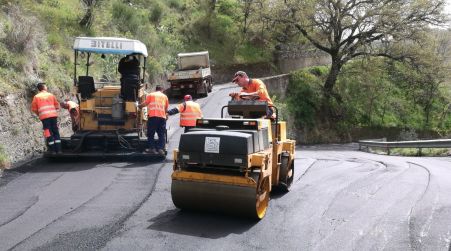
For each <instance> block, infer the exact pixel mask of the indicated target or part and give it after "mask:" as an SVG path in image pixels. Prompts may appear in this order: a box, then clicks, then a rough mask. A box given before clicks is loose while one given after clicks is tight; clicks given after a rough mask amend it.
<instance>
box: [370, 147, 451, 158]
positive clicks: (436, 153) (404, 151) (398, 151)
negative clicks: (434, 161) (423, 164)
mask: <svg viewBox="0 0 451 251" xmlns="http://www.w3.org/2000/svg"><path fill="white" fill-rule="evenodd" d="M369 152H372V153H376V154H387V149H386V148H381V147H370V148H369ZM390 155H396V156H422V157H446V156H450V155H451V148H422V149H421V151H420V150H419V149H418V148H390Z"/></svg>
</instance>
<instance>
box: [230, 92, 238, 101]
mask: <svg viewBox="0 0 451 251" xmlns="http://www.w3.org/2000/svg"><path fill="white" fill-rule="evenodd" d="M229 96H230V97H232V100H239V99H240V93H239V92H231V93H229Z"/></svg>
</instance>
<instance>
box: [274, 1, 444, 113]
mask: <svg viewBox="0 0 451 251" xmlns="http://www.w3.org/2000/svg"><path fill="white" fill-rule="evenodd" d="M444 5H445V1H444V0H429V1H422V0H404V1H395V0H313V1H309V0H284V1H275V2H274V7H273V11H274V13H272V14H271V15H269V16H268V18H271V19H272V20H274V21H276V22H278V23H282V24H285V25H287V27H289V28H290V29H292V30H294V31H295V32H296V34H301V35H302V36H304V37H305V38H307V39H308V41H309V42H310V43H311V44H313V45H314V46H315V47H316V48H318V49H319V50H321V51H324V52H326V53H327V54H329V55H330V57H331V65H330V71H329V74H328V77H327V79H326V80H325V83H324V86H323V95H324V108H325V112H328V113H330V101H331V98H332V97H334V98H335V99H336V101H338V102H339V103H340V102H341V98H340V97H339V95H337V94H336V93H335V92H334V86H335V84H336V82H337V77H338V74H339V73H340V71H341V69H342V67H343V65H345V64H346V63H347V62H349V61H350V60H352V59H354V58H357V57H362V56H384V57H389V58H392V59H397V60H401V59H406V58H410V55H409V54H408V51H406V50H403V49H402V48H401V49H400V50H392V49H393V47H392V45H393V44H395V43H396V42H398V41H407V40H409V41H411V42H412V43H414V42H415V41H416V39H417V35H418V33H419V32H420V31H424V30H427V29H429V27H430V25H440V24H442V23H443V21H444V15H443V14H442V12H443V7H444ZM404 44H406V43H404Z"/></svg>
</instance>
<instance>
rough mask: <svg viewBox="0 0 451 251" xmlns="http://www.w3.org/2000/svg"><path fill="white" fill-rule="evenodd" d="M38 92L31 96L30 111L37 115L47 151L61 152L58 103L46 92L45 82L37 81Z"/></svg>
mask: <svg viewBox="0 0 451 251" xmlns="http://www.w3.org/2000/svg"><path fill="white" fill-rule="evenodd" d="M37 88H38V90H39V93H38V94H36V95H35V96H34V97H33V101H32V102H31V111H32V112H34V113H35V114H36V115H38V116H39V120H41V122H42V127H43V130H44V137H45V139H46V145H47V147H48V150H49V151H53V152H54V153H61V139H60V134H59V130H58V121H57V118H58V111H59V108H60V105H59V103H58V101H57V100H56V97H55V96H54V95H53V94H51V93H49V92H47V86H46V85H45V83H38V85H37Z"/></svg>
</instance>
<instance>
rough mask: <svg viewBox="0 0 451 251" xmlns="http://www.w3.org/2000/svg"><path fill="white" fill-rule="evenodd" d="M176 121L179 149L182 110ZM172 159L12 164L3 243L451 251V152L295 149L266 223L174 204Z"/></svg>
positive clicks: (216, 108) (222, 94)
mask: <svg viewBox="0 0 451 251" xmlns="http://www.w3.org/2000/svg"><path fill="white" fill-rule="evenodd" d="M236 90H237V89H236V87H234V86H232V85H221V86H215V88H214V92H213V93H211V94H210V95H209V97H207V98H203V99H199V100H198V102H199V103H201V105H202V108H203V111H204V116H205V117H218V116H220V108H221V107H222V106H223V105H225V104H226V103H227V101H228V100H229V98H228V96H227V94H228V93H229V92H231V91H236ZM173 102H174V104H175V103H176V102H177V100H173ZM168 128H169V130H168V135H169V137H170V139H169V147H170V149H172V148H174V147H177V144H178V139H179V136H180V134H181V133H182V129H180V128H179V127H178V115H176V116H173V117H171V118H170V119H169V121H168ZM170 152H172V151H170ZM171 159H172V154H169V155H168V158H167V160H166V161H165V162H163V163H161V162H160V163H131V162H111V161H108V160H101V161H99V162H74V163H46V162H41V163H39V164H35V165H33V166H31V165H28V166H24V167H23V168H20V169H16V170H12V171H8V172H5V173H4V175H3V177H1V178H0V250H31V249H34V250H73V249H83V250H94V249H95V250H98V249H104V250H447V251H451V248H450V241H451V158H425V157H423V158H420V157H396V156H385V155H375V154H371V153H364V152H359V151H358V150H357V146H356V145H353V144H349V145H327V146H310V147H298V148H297V151H296V160H295V181H294V183H293V187H292V191H290V192H289V193H287V194H282V193H276V192H273V193H272V194H271V201H270V206H269V209H268V211H267V214H266V216H265V218H264V219H262V220H261V221H258V222H256V221H253V220H249V219H245V218H239V217H232V216H227V215H220V214H206V213H196V212H184V211H183V212H182V211H180V210H178V209H177V208H175V207H174V205H173V204H172V201H171V195H170V184H171V180H170V175H171V171H172V160H171ZM230 206H231V207H233V205H230Z"/></svg>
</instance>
